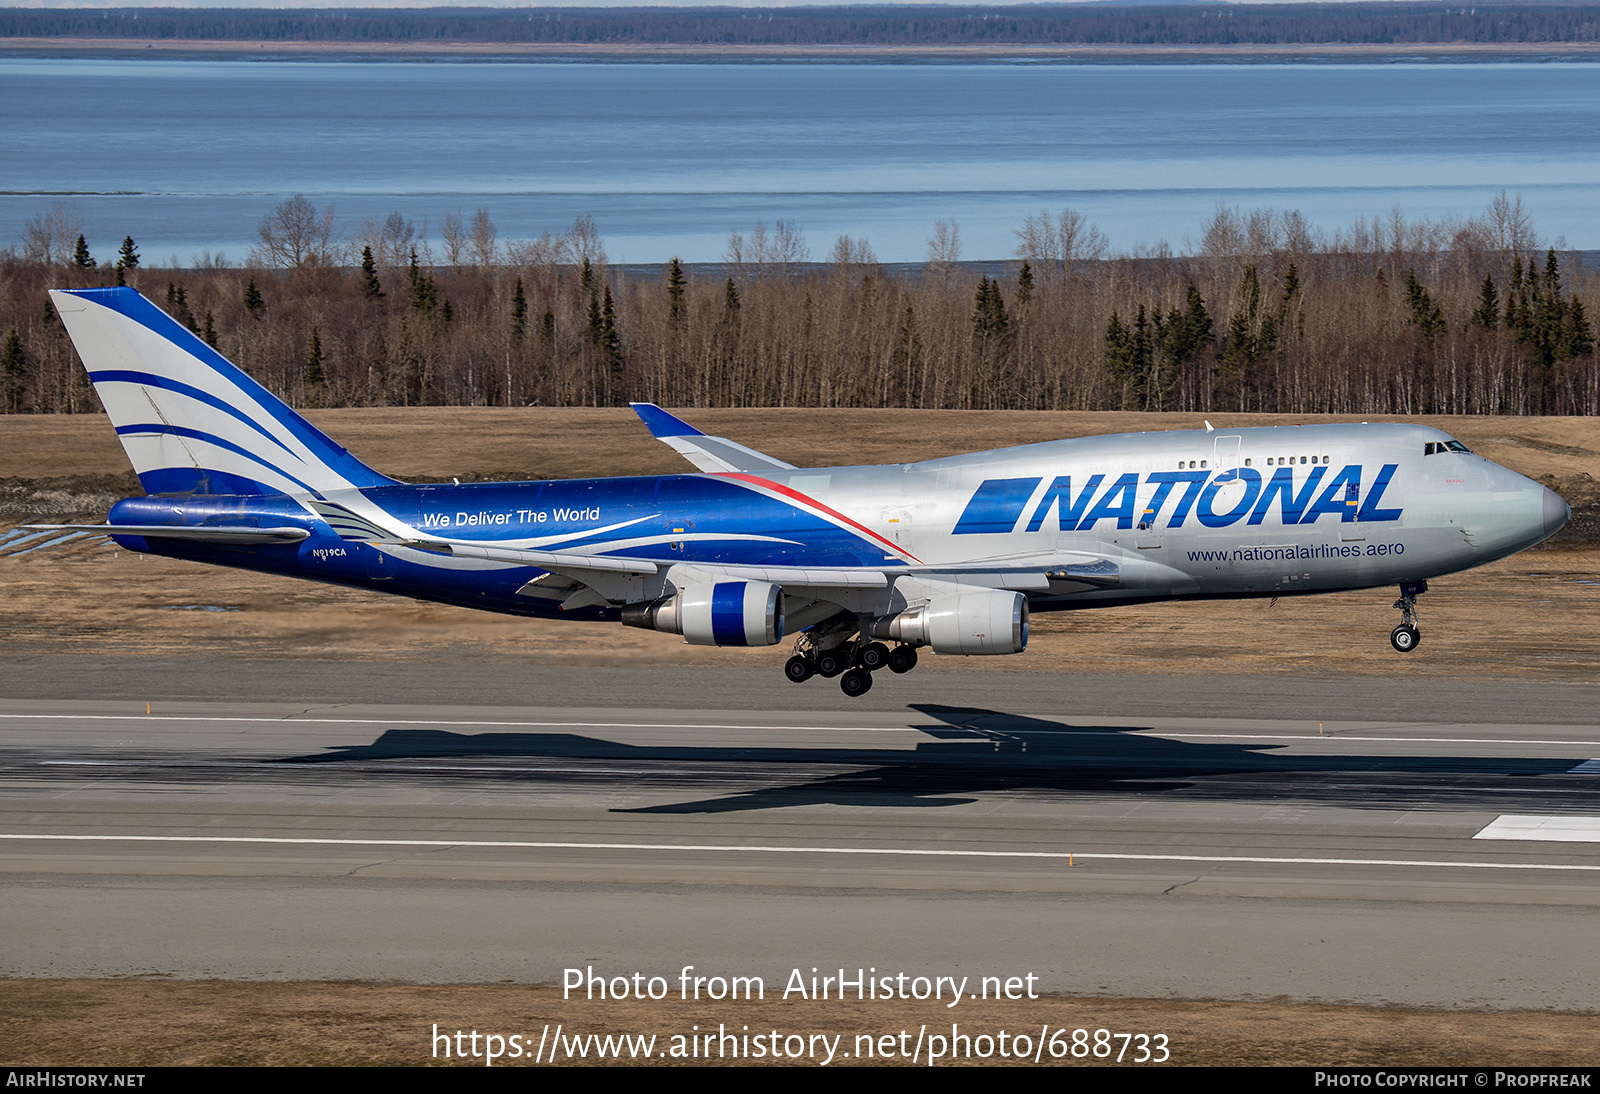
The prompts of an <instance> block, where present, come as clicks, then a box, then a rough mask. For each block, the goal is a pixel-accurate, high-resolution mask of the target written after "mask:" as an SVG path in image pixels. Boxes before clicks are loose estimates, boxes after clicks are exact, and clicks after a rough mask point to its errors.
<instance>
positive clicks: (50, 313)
mask: <svg viewBox="0 0 1600 1094" xmlns="http://www.w3.org/2000/svg"><path fill="white" fill-rule="evenodd" d="M39 322H41V323H43V324H44V325H45V326H46V327H53V326H55V325H56V324H57V323H59V322H61V316H59V315H57V314H56V306H55V305H54V304H52V303H50V298H49V297H48V296H47V297H45V298H44V312H43V313H42V314H41V315H40V316H39Z"/></svg>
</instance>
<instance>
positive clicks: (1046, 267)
mask: <svg viewBox="0 0 1600 1094" xmlns="http://www.w3.org/2000/svg"><path fill="white" fill-rule="evenodd" d="M1110 249H1111V244H1110V241H1109V240H1107V239H1106V237H1105V235H1104V233H1102V232H1101V231H1100V229H1099V228H1096V227H1095V226H1094V225H1093V224H1091V223H1090V222H1089V218H1088V217H1086V216H1084V215H1083V214H1082V213H1080V212H1078V211H1077V210H1076V209H1070V208H1068V209H1063V210H1061V214H1060V215H1059V216H1056V217H1052V216H1051V215H1050V213H1049V212H1048V211H1047V210H1044V209H1041V210H1039V212H1037V213H1030V214H1028V217H1027V219H1026V220H1024V221H1023V222H1022V227H1021V228H1020V229H1018V230H1017V251H1016V253H1017V257H1019V258H1023V259H1026V260H1027V261H1028V262H1029V263H1030V264H1031V265H1032V266H1034V267H1036V268H1037V269H1038V270H1039V271H1040V272H1041V273H1042V274H1045V275H1050V274H1055V275H1059V276H1062V277H1064V276H1066V274H1067V273H1068V272H1070V271H1071V269H1072V266H1073V264H1074V263H1077V262H1097V261H1099V260H1100V259H1102V258H1104V257H1105V256H1106V254H1107V252H1108V251H1110Z"/></svg>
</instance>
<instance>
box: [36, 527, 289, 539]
mask: <svg viewBox="0 0 1600 1094" xmlns="http://www.w3.org/2000/svg"><path fill="white" fill-rule="evenodd" d="M27 527H29V528H37V529H39V530H40V531H45V530H47V529H48V530H52V531H53V530H56V529H61V530H62V531H72V532H99V533H101V534H102V535H107V536H143V537H144V538H145V539H186V540H191V541H193V542H195V543H224V544H226V543H298V542H299V541H300V540H302V539H307V538H309V537H310V535H311V533H310V532H309V531H307V530H306V529H304V528H296V527H293V526H292V525H291V526H289V527H285V528H221V527H218V526H216V525H192V526H188V527H185V526H183V525H171V524H30V525H28V526H27Z"/></svg>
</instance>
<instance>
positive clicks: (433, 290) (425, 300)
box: [406, 247, 439, 314]
mask: <svg viewBox="0 0 1600 1094" xmlns="http://www.w3.org/2000/svg"><path fill="white" fill-rule="evenodd" d="M406 278H407V279H408V280H409V281H410V282H411V310H412V311H414V312H422V313H423V314H428V313H431V312H432V311H434V309H436V308H438V306H439V289H438V286H436V285H435V284H434V281H433V275H432V274H431V273H428V272H427V271H425V270H423V268H422V267H421V266H420V265H419V264H418V262H417V249H416V248H415V247H413V248H411V265H410V266H409V267H408V268H407V270H406Z"/></svg>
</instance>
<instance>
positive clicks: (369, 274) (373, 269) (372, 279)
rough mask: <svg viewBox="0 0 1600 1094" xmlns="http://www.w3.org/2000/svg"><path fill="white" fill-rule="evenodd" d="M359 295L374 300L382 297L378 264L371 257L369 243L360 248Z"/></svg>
mask: <svg viewBox="0 0 1600 1094" xmlns="http://www.w3.org/2000/svg"><path fill="white" fill-rule="evenodd" d="M361 295H363V296H366V297H368V298H370V299H374V300H375V299H377V298H378V297H380V296H382V295H383V286H382V285H381V284H379V282H378V263H377V260H376V259H374V258H373V257H372V245H371V244H370V243H369V244H368V245H367V246H365V247H363V248H361Z"/></svg>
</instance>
